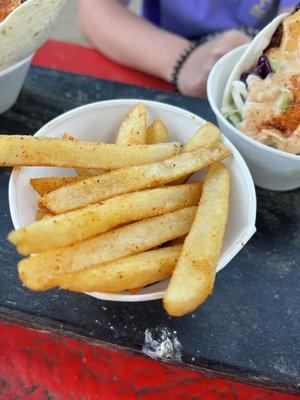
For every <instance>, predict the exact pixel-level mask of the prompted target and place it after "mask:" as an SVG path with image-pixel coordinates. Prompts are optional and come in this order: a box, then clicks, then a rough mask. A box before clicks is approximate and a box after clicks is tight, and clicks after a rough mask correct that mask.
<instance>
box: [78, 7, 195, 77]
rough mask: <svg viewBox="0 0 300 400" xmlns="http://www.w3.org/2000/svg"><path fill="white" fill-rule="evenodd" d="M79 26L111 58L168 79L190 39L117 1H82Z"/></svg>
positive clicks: (95, 45) (94, 44)
mask: <svg viewBox="0 0 300 400" xmlns="http://www.w3.org/2000/svg"><path fill="white" fill-rule="evenodd" d="M78 7H79V13H78V17H79V25H80V28H81V30H82V32H83V33H84V34H85V36H86V37H87V38H88V39H89V40H90V42H91V43H92V44H93V46H94V47H96V48H97V49H98V50H99V51H101V52H102V53H104V54H105V55H107V56H108V57H109V58H111V59H112V60H114V61H116V62H118V63H121V64H124V65H126V66H128V67H132V68H135V69H138V70H140V71H143V72H147V73H149V74H151V75H155V76H158V77H160V78H162V79H165V80H169V78H170V74H171V71H172V67H173V64H174V60H176V58H177V57H178V55H179V54H180V53H181V52H182V51H183V50H184V49H185V48H186V47H187V46H188V43H189V41H188V40H186V39H184V38H182V37H180V36H177V35H174V34H172V33H169V32H167V31H165V30H163V29H160V28H158V27H156V26H154V25H152V24H151V23H149V22H147V21H145V20H143V19H141V18H139V17H137V16H136V15H135V14H133V13H132V12H130V11H129V10H128V9H127V8H126V6H125V5H124V4H123V3H121V2H119V1H117V0H79V2H78Z"/></svg>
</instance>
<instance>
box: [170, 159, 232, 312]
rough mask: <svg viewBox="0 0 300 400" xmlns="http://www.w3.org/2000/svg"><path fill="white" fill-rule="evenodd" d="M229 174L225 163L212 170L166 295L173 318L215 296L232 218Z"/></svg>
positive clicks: (204, 186) (207, 175)
mask: <svg viewBox="0 0 300 400" xmlns="http://www.w3.org/2000/svg"><path fill="white" fill-rule="evenodd" d="M228 197H229V172H228V170H227V168H226V167H225V166H224V165H222V164H221V163H216V164H213V165H212V166H210V167H209V169H208V172H207V174H206V176H205V179H204V185H203V194H202V196H201V199H200V203H199V207H198V209H197V214H196V217H195V220H194V222H193V225H192V227H191V230H190V232H189V234H188V236H187V238H186V240H185V242H184V245H183V249H182V253H181V254H180V257H179V260H178V262H177V265H176V267H175V270H174V273H173V275H172V278H171V280H170V283H169V285H168V288H167V291H166V294H165V296H164V300H163V304H164V308H165V310H166V311H167V312H168V314H169V315H172V316H177V317H178V316H182V315H185V314H187V313H189V312H192V311H193V310H194V309H195V308H196V307H198V306H199V305H200V304H202V303H203V302H204V301H205V300H206V298H207V297H208V295H209V294H210V293H211V291H212V289H213V285H214V281H215V275H216V266H217V264H218V259H219V255H220V251H221V247H222V241H223V237H224V233H225V227H226V223H227V216H228V203H229V201H228Z"/></svg>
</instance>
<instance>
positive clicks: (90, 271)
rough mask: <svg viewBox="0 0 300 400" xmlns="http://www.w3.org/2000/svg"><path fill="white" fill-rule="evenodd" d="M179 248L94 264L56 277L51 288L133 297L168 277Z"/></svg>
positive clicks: (176, 258) (165, 248) (164, 249)
mask: <svg viewBox="0 0 300 400" xmlns="http://www.w3.org/2000/svg"><path fill="white" fill-rule="evenodd" d="M181 248H182V245H181V246H180V245H178V246H171V247H163V248H161V249H158V250H150V251H146V252H144V253H140V254H135V255H133V256H130V257H125V258H121V259H118V260H116V261H113V262H111V263H108V264H102V265H101V264H100V265H95V266H92V267H89V268H86V269H85V270H84V271H80V272H74V273H72V274H58V275H56V277H55V278H54V280H53V287H54V286H59V287H60V288H62V289H68V290H73V291H76V292H121V291H123V290H129V291H130V292H131V293H133V294H136V293H137V292H138V291H140V290H141V289H142V288H143V287H145V286H147V285H150V284H151V283H154V282H159V281H162V280H164V279H166V278H168V277H169V276H170V275H171V273H172V271H173V269H174V267H175V265H176V262H177V260H178V257H179V254H180V251H181Z"/></svg>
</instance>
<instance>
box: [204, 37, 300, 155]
mask: <svg viewBox="0 0 300 400" xmlns="http://www.w3.org/2000/svg"><path fill="white" fill-rule="evenodd" d="M247 47H248V44H246V45H243V46H240V47H237V48H236V49H234V50H231V51H230V52H228V53H227V54H225V55H224V56H223V57H221V58H220V59H219V60H218V61H217V62H216V63H215V65H214V66H213V68H212V70H211V71H210V74H209V77H208V80H207V96H208V100H209V104H210V106H211V108H212V109H213V112H214V113H215V114H216V115H217V118H220V119H221V120H222V121H223V123H224V124H225V125H226V126H227V127H228V128H229V129H231V130H232V131H233V132H234V133H236V134H237V135H238V136H239V137H241V138H243V139H244V140H246V141H247V142H249V143H252V144H254V145H255V146H257V147H259V148H260V149H263V150H266V151H268V152H270V153H274V154H277V155H280V156H283V157H285V158H289V159H292V160H298V161H300V155H297V154H291V153H287V152H285V151H282V150H278V149H275V148H274V147H270V146H267V145H266V144H263V143H260V142H258V141H257V140H254V139H252V138H251V137H249V136H247V135H246V134H245V133H243V132H242V131H240V130H239V129H237V128H236V127H235V126H234V125H232V124H231V123H230V122H229V121H228V119H226V118H225V117H224V115H223V114H222V113H221V111H220V110H219V108H218V107H217V105H216V104H215V101H214V99H213V98H212V95H211V93H212V90H211V87H212V85H213V76H214V73H215V70H216V69H218V68H220V65H221V64H223V63H226V61H227V60H228V59H229V58H231V57H232V54H233V53H235V52H236V53H237V52H239V51H241V49H242V48H243V49H244V50H246V48H247Z"/></svg>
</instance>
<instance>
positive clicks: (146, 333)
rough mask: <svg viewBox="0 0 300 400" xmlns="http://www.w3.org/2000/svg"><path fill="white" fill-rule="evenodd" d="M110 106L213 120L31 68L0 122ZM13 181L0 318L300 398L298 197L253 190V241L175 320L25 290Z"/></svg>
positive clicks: (18, 124)
mask: <svg viewBox="0 0 300 400" xmlns="http://www.w3.org/2000/svg"><path fill="white" fill-rule="evenodd" d="M114 98H139V99H151V100H158V101H163V102H167V103H170V104H173V105H177V106H180V107H183V108H186V109H188V110H190V111H192V112H195V113H197V114H199V115H200V116H202V117H204V118H206V119H208V120H211V121H213V120H214V118H213V115H212V112H211V110H210V108H209V106H208V103H207V102H206V101H199V100H196V99H191V98H188V97H184V96H181V95H177V94H171V93H166V92H159V91H155V90H151V89H143V88H139V87H134V86H130V85H123V84H118V83H113V82H109V81H102V80H99V79H95V78H88V77H84V76H78V75H72V74H68V73H62V72H58V71H54V70H47V69H41V68H37V67H32V68H31V70H30V73H29V75H28V78H27V80H26V84H25V86H24V89H23V91H22V94H21V96H20V98H19V100H18V102H17V104H16V105H15V106H14V107H13V109H12V110H10V111H9V112H7V113H6V114H4V115H2V116H0V130H1V133H2V132H3V133H26V134H30V133H33V132H35V131H36V130H37V129H39V128H40V127H41V126H42V125H43V124H44V123H46V122H48V121H49V120H50V119H52V118H53V117H55V116H57V115H58V114H61V113H62V112H65V111H67V110H69V109H71V108H73V107H76V106H78V105H82V104H86V103H89V102H93V101H98V100H106V99H114ZM9 174H10V171H9V170H8V169H1V170H0V215H1V218H0V318H2V319H5V320H9V321H12V322H17V323H21V324H24V325H29V326H32V327H34V328H35V329H40V330H48V331H55V332H58V333H61V334H64V335H68V336H71V337H75V338H78V339H82V340H88V341H92V342H95V343H99V344H101V345H104V346H109V347H112V348H116V349H119V350H120V351H130V352H136V353H140V354H144V355H145V356H151V355H153V354H152V352H153V349H154V348H155V344H156V345H157V344H158V345H159V344H160V343H161V342H162V341H167V342H168V343H170V344H171V346H169V347H170V348H171V350H170V351H168V352H167V353H165V354H164V357H162V360H163V361H166V362H169V363H174V364H177V365H180V366H183V367H186V368H196V369H199V370H202V371H203V370H204V371H210V372H212V373H216V374H218V375H224V376H227V377H233V378H234V379H238V380H241V381H246V382H248V383H254V384H257V385H263V386H266V387H270V388H281V389H283V390H287V391H292V392H299V391H300V376H299V371H300V364H299V363H300V362H299V360H300V351H299V331H300V323H299V321H300V319H299V309H300V307H299V305H300V301H299V298H300V296H299V294H300V293H299V292H300V290H299V282H300V279H299V278H300V272H299V264H300V207H299V206H300V191H299V190H298V191H294V192H289V193H275V192H270V191H265V190H261V189H257V195H258V215H257V233H256V235H255V236H254V237H253V238H252V239H251V241H250V242H249V243H248V244H247V246H246V247H245V248H244V249H243V250H242V251H241V252H240V253H239V254H238V256H237V257H235V259H234V260H233V261H232V262H231V263H230V265H229V266H228V267H226V268H225V269H224V270H222V271H221V272H220V273H219V274H218V276H217V280H216V286H215V290H214V295H213V296H210V298H209V299H208V300H207V302H206V303H205V304H204V305H203V306H202V307H201V308H199V309H198V310H197V311H196V312H194V313H193V314H191V315H188V316H186V317H184V318H180V319H175V318H170V317H168V316H167V315H166V314H165V313H164V311H163V309H162V306H161V302H160V301H152V302H147V303H137V304H132V303H112V302H106V301H100V300H97V299H94V298H92V297H89V296H86V295H84V294H76V293H69V292H66V291H62V290H52V291H50V292H47V293H33V292H30V291H29V290H27V289H25V288H24V287H23V286H22V284H21V283H20V281H19V280H18V276H17V268H16V265H17V261H18V259H19V257H18V255H17V254H16V252H15V250H14V249H13V247H12V246H11V245H10V244H9V243H8V242H7V241H6V235H7V233H8V232H9V230H10V229H11V228H12V225H11V220H10V215H9V207H8V200H7V185H8V180H9ZM156 355H158V354H156Z"/></svg>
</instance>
